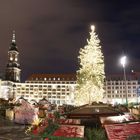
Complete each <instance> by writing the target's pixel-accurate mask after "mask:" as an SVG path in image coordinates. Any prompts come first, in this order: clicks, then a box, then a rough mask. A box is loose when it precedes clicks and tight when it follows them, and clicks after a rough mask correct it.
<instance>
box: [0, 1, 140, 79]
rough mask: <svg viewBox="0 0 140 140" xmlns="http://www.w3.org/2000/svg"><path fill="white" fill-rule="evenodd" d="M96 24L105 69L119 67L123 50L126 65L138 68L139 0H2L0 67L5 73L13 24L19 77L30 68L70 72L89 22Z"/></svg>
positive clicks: (83, 44) (115, 70)
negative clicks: (18, 56)
mask: <svg viewBox="0 0 140 140" xmlns="http://www.w3.org/2000/svg"><path fill="white" fill-rule="evenodd" d="M91 24H94V25H95V26H96V33H97V34H98V36H99V38H100V40H101V45H102V50H103V53H104V57H105V72H106V73H117V72H121V71H122V68H121V66H120V64H119V63H118V60H119V57H120V56H121V54H122V53H123V52H125V53H126V55H127V56H128V57H129V63H128V65H127V71H130V70H131V69H134V71H140V1H139V0H1V1H0V72H3V73H4V70H5V66H6V63H7V51H8V48H9V44H10V42H11V37H12V30H15V31H16V41H17V45H18V48H19V52H20V64H21V68H22V79H23V80H25V79H26V78H27V77H28V76H29V75H30V74H32V73H73V72H75V71H76V70H77V69H78V59H77V57H78V54H79V53H78V52H79V49H80V48H82V47H84V46H85V45H86V40H87V38H89V31H90V25H91Z"/></svg>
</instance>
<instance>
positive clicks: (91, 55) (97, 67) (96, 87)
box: [76, 26, 105, 105]
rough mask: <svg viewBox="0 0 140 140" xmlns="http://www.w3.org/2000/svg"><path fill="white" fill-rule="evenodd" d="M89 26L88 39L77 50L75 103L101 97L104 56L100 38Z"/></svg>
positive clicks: (100, 98)
mask: <svg viewBox="0 0 140 140" xmlns="http://www.w3.org/2000/svg"><path fill="white" fill-rule="evenodd" d="M94 30H95V27H94V26H91V32H90V39H88V40H87V45H86V46H85V47H84V48H81V49H80V51H79V54H80V55H79V57H78V58H79V60H80V69H79V70H78V71H77V91H76V105H83V104H91V103H92V102H99V101H102V99H103V93H104V90H103V87H104V78H105V73H104V56H103V53H102V51H101V46H100V44H99V43H100V40H99V38H98V36H97V35H96V33H95V31H94Z"/></svg>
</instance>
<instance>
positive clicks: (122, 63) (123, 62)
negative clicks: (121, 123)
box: [120, 56, 128, 105]
mask: <svg viewBox="0 0 140 140" xmlns="http://www.w3.org/2000/svg"><path fill="white" fill-rule="evenodd" d="M126 59H127V57H126V56H122V57H121V59H120V63H121V65H122V67H123V73H124V83H125V99H126V105H128V99H127V86H126V73H125V66H126Z"/></svg>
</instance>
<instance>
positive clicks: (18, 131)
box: [0, 117, 41, 140]
mask: <svg viewBox="0 0 140 140" xmlns="http://www.w3.org/2000/svg"><path fill="white" fill-rule="evenodd" d="M25 129H26V128H25V126H24V125H18V124H14V123H13V122H10V121H8V120H5V119H3V118H1V117H0V140H41V138H33V137H31V136H28V135H26V134H25Z"/></svg>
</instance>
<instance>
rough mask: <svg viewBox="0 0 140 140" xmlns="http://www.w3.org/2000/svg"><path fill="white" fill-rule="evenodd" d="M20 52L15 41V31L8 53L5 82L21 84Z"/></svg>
mask: <svg viewBox="0 0 140 140" xmlns="http://www.w3.org/2000/svg"><path fill="white" fill-rule="evenodd" d="M18 55H19V52H18V48H17V45H16V40H15V31H13V38H12V42H11V44H10V47H9V51H8V63H7V66H6V74H5V80H9V81H13V82H20V73H21V69H20V64H19V56H18Z"/></svg>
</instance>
